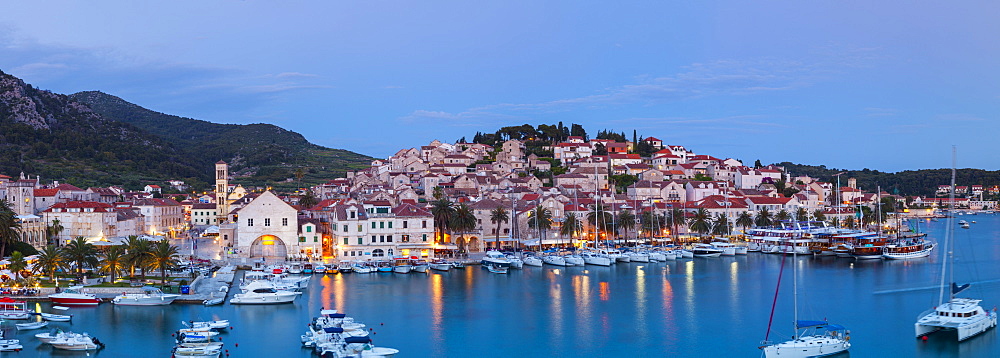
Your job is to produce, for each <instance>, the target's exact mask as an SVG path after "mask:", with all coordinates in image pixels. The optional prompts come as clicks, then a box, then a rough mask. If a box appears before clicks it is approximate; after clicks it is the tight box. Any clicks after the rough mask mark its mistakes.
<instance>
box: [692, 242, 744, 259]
mask: <svg viewBox="0 0 1000 358" xmlns="http://www.w3.org/2000/svg"><path fill="white" fill-rule="evenodd" d="M691 253H692V254H693V255H694V257H719V256H722V250H720V249H718V248H716V247H715V246H712V245H709V244H694V247H693V248H692V249H691ZM735 254H736V253H735V251H733V255H735Z"/></svg>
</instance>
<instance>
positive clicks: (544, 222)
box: [528, 205, 552, 245]
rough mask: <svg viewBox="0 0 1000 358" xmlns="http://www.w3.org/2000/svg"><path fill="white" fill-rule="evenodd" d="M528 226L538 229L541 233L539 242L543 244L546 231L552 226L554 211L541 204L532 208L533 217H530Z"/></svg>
mask: <svg viewBox="0 0 1000 358" xmlns="http://www.w3.org/2000/svg"><path fill="white" fill-rule="evenodd" d="M528 227H530V228H532V229H535V230H538V231H539V232H540V233H541V236H540V237H539V240H538V244H539V245H541V243H542V240H544V239H545V236H546V235H545V233H546V231H548V230H549V229H550V228H552V212H551V211H549V209H546V208H545V207H542V206H541V205H539V206H536V207H535V208H534V209H533V210H531V217H529V218H528Z"/></svg>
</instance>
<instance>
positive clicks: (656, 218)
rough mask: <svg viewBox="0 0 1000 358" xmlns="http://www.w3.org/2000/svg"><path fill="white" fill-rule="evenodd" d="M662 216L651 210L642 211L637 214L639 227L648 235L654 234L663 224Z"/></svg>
mask: <svg viewBox="0 0 1000 358" xmlns="http://www.w3.org/2000/svg"><path fill="white" fill-rule="evenodd" d="M665 225H666V224H665V222H664V220H663V217H662V216H660V215H657V214H656V213H655V212H653V211H652V210H649V211H643V212H642V214H639V228H640V229H641V230H642V231H644V232H645V233H646V234H647V235H649V236H650V237H653V236H656V234H658V231H659V230H660V229H661V228H663V227H664V226H665Z"/></svg>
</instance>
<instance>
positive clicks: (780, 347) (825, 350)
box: [763, 336, 851, 358]
mask: <svg viewBox="0 0 1000 358" xmlns="http://www.w3.org/2000/svg"><path fill="white" fill-rule="evenodd" d="M849 348H851V343H850V342H848V341H846V340H843V339H834V338H829V337H816V336H807V337H802V338H800V339H796V340H793V341H788V342H782V343H778V344H775V345H770V346H766V347H763V349H764V357H767V358H779V357H780V358H788V357H792V358H799V357H801V358H807V357H825V356H829V355H834V354H837V353H840V352H844V351H846V350H848V349H849Z"/></svg>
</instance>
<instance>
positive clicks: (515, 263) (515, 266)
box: [506, 254, 524, 269]
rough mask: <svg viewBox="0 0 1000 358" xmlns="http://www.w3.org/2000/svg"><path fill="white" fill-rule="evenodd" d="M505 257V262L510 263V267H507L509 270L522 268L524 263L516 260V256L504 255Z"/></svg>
mask: <svg viewBox="0 0 1000 358" xmlns="http://www.w3.org/2000/svg"><path fill="white" fill-rule="evenodd" d="M506 257H507V261H510V266H509V267H510V268H512V269H521V268H522V267H524V261H523V260H521V259H520V258H518V257H517V256H514V255H509V254H508V255H506Z"/></svg>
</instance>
